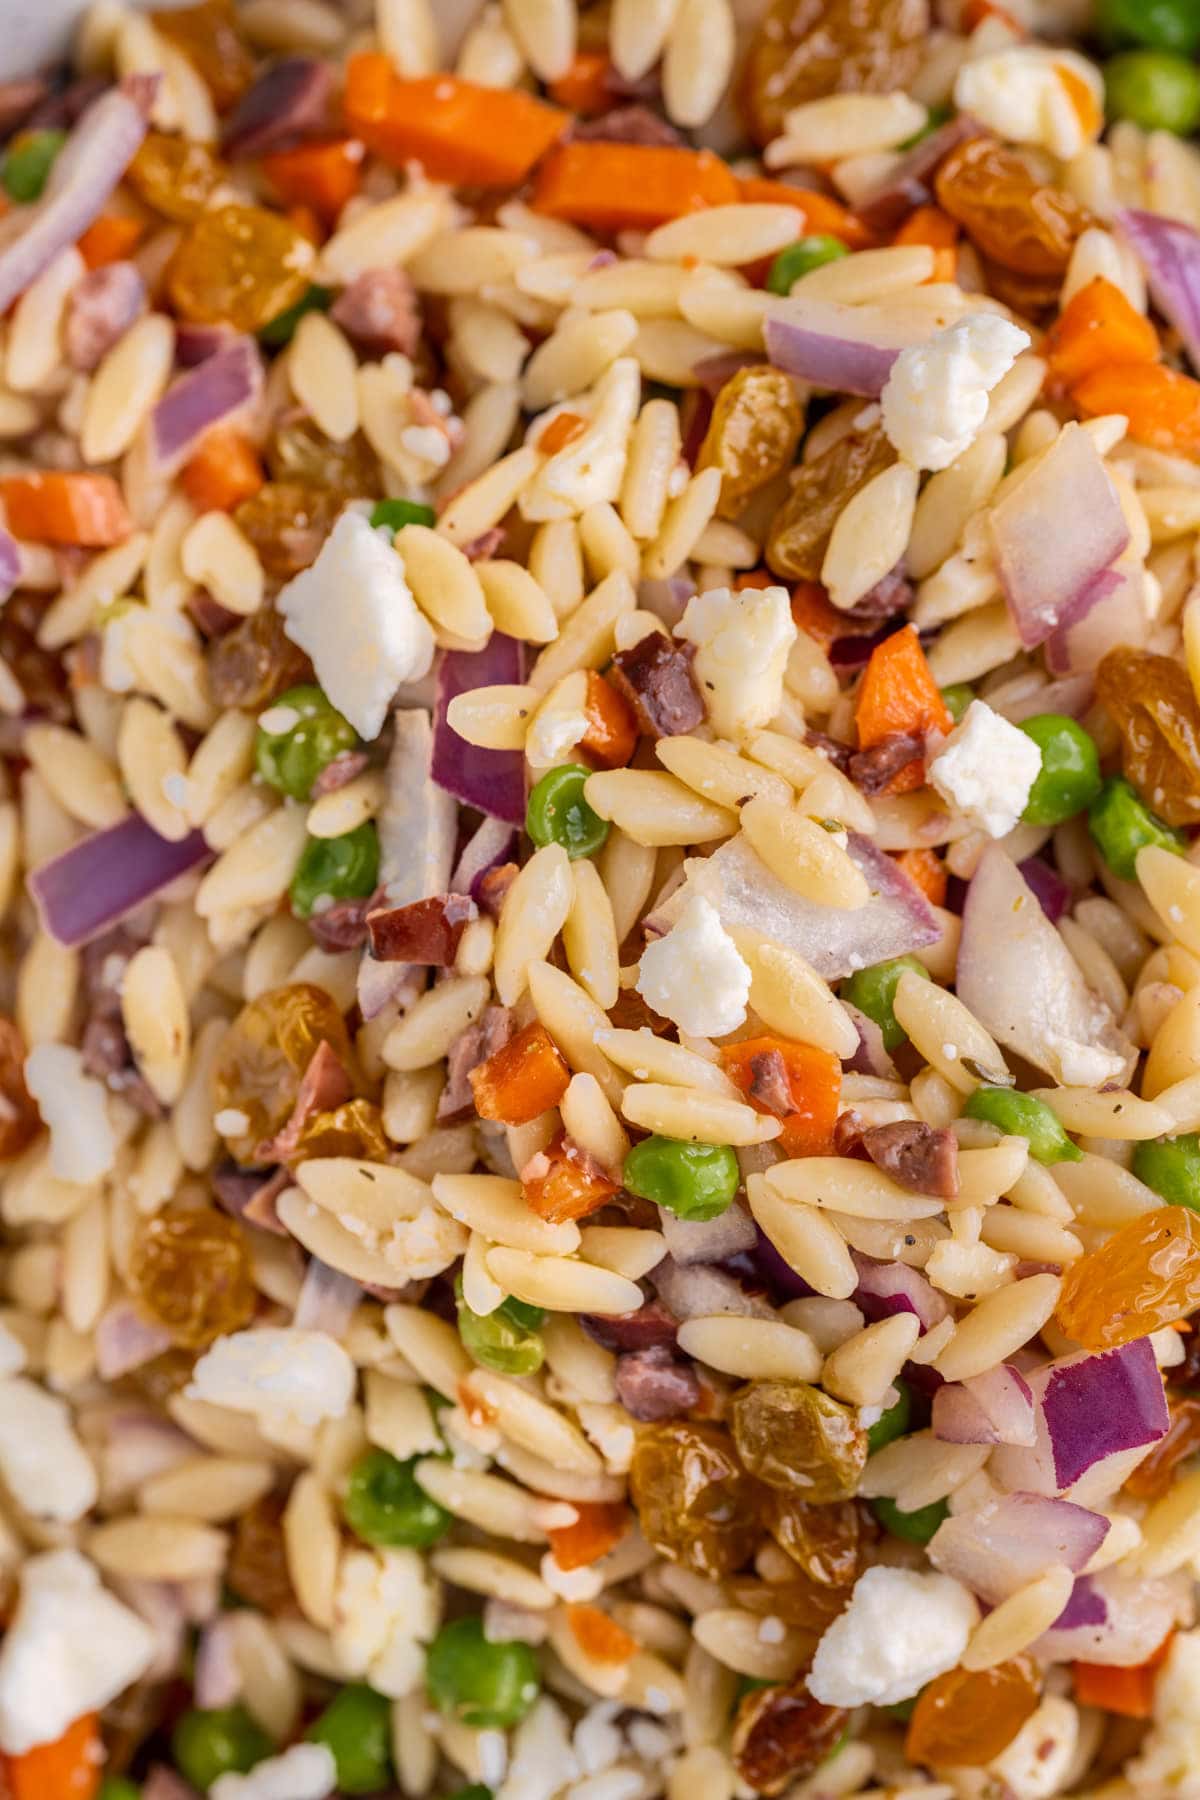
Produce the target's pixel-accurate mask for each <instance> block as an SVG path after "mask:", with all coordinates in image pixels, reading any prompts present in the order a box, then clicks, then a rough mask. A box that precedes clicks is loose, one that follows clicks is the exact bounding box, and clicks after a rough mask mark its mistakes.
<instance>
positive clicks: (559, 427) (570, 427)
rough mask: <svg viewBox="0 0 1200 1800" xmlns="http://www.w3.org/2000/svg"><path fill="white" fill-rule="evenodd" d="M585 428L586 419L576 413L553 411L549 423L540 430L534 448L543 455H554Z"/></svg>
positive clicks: (572, 441)
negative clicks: (553, 413)
mask: <svg viewBox="0 0 1200 1800" xmlns="http://www.w3.org/2000/svg"><path fill="white" fill-rule="evenodd" d="M586 430H587V420H586V419H584V418H581V417H580V415H579V414H578V413H573V412H560V413H555V415H554V417H553V418H552V419H551V421H550V423H549V424H548V425H547V426H546V427H545V429H544V430H543V431H542V433H541V435H540V437H539V438H538V440H537V443H536V445H535V446H534V448H535V449H536V450H538V451H540V453H541V454H542V455H543V456H556V455H557V454H558V452H559V451H560V450H565V449H566V447H567V445H568V444H573V443H574V442H575V439H576V438H577V437H578V436H579V435H580V433H581V432H584V431H586Z"/></svg>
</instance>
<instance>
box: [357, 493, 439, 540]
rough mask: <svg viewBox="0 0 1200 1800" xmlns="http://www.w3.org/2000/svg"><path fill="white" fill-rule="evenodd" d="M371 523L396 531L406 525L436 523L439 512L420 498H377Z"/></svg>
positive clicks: (376, 526) (372, 509)
mask: <svg viewBox="0 0 1200 1800" xmlns="http://www.w3.org/2000/svg"><path fill="white" fill-rule="evenodd" d="M371 524H372V525H373V526H374V527H375V528H376V530H378V529H379V527H380V526H381V525H386V526H387V528H388V530H389V531H392V532H395V531H399V530H400V529H401V528H402V527H403V526H405V525H436V524H437V514H436V513H435V512H434V510H433V508H432V506H423V505H422V504H421V502H420V501H419V500H377V501H376V502H375V504H374V506H373V507H372V508H371Z"/></svg>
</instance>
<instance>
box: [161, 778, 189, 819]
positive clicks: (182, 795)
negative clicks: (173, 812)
mask: <svg viewBox="0 0 1200 1800" xmlns="http://www.w3.org/2000/svg"><path fill="white" fill-rule="evenodd" d="M161 787H162V791H163V796H164V798H165V799H167V800H169V801H170V802H171V805H172V806H177V807H178V808H179V810H180V812H184V811H185V810H186V808H187V806H188V803H189V801H190V800H191V797H192V790H191V787H190V786H189V784H188V778H187V776H186V775H181V774H180V772H179V770H178V769H172V770H171V773H170V774H169V775H164V776H163V778H162V782H161Z"/></svg>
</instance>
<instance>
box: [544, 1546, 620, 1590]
mask: <svg viewBox="0 0 1200 1800" xmlns="http://www.w3.org/2000/svg"><path fill="white" fill-rule="evenodd" d="M540 1572H541V1577H542V1580H543V1581H544V1582H545V1584H546V1586H547V1587H548V1588H549V1589H550V1592H551V1593H552V1594H557V1595H558V1597H559V1599H560V1600H570V1601H576V1602H578V1601H586V1600H594V1599H595V1598H596V1596H597V1594H600V1593H603V1591H604V1577H603V1575H602V1574H601V1573H600V1571H599V1569H597V1568H595V1567H594V1566H593V1565H592V1564H590V1563H586V1564H584V1565H583V1567H582V1568H578V1569H564V1568H563V1567H562V1566H561V1564H560V1563H559V1562H558V1560H557V1558H556V1557H555V1555H554V1552H553V1550H547V1551H546V1553H545V1555H544V1556H543V1557H542V1562H541V1571H540Z"/></svg>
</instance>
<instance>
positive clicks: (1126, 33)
mask: <svg viewBox="0 0 1200 1800" xmlns="http://www.w3.org/2000/svg"><path fill="white" fill-rule="evenodd" d="M1096 29H1097V31H1098V33H1099V35H1100V36H1101V37H1102V38H1103V39H1104V40H1105V42H1106V43H1109V44H1144V45H1145V46H1146V47H1147V49H1150V50H1174V51H1176V52H1177V53H1178V54H1179V55H1180V56H1194V55H1195V54H1196V52H1197V50H1200V8H1198V7H1197V6H1196V3H1195V0H1096Z"/></svg>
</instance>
